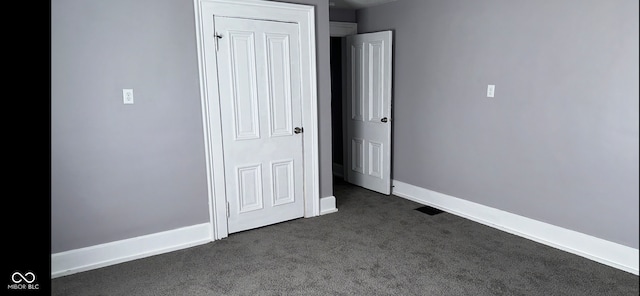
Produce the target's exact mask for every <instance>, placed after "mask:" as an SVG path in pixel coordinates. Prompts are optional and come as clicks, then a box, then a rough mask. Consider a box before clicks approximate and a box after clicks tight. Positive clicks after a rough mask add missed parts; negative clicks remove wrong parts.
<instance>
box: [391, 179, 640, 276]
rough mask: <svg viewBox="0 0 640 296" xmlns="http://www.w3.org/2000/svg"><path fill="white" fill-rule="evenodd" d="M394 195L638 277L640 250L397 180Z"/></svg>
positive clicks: (394, 181)
mask: <svg viewBox="0 0 640 296" xmlns="http://www.w3.org/2000/svg"><path fill="white" fill-rule="evenodd" d="M393 185H394V187H393V195H396V196H399V197H402V198H406V199H408V200H412V201H415V202H417V203H420V204H423V205H428V206H432V207H435V208H438V209H441V210H443V211H446V212H448V213H451V214H454V215H457V216H460V217H463V218H467V219H469V220H472V221H475V222H478V223H481V224H484V225H487V226H490V227H493V228H496V229H499V230H502V231H506V232H509V233H511V234H515V235H517V236H521V237H524V238H527V239H530V240H533V241H536V242H539V243H542V244H545V245H548V246H551V247H554V248H557V249H560V250H563V251H566V252H569V253H573V254H576V255H579V256H582V257H585V258H587V259H590V260H593V261H596V262H599V263H602V264H605V265H608V266H611V267H614V268H617V269H620V270H623V271H626V272H630V273H633V274H635V275H638V258H640V257H639V252H638V249H634V248H631V247H627V246H624V245H620V244H617V243H614V242H610V241H607V240H603V239H600V238H597V237H593V236H590V235H586V234H583V233H580V232H576V231H573V230H569V229H565V228H562V227H558V226H555V225H551V224H547V223H544V222H540V221H537V220H533V219H530V218H526V217H523V216H519V215H516V214H512V213H509V212H505V211H502V210H498V209H495V208H491V207H487V206H484V205H481V204H477V203H473V202H470V201H466V200H463V199H459V198H456V197H453V196H449V195H446V194H442V193H439V192H435V191H432V190H429V189H424V188H421V187H417V186H414V185H410V184H407V183H403V182H400V181H397V180H393Z"/></svg>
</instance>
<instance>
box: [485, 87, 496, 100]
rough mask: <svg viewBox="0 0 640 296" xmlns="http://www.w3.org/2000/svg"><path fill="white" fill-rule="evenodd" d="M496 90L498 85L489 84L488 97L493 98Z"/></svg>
mask: <svg viewBox="0 0 640 296" xmlns="http://www.w3.org/2000/svg"><path fill="white" fill-rule="evenodd" d="M495 92H496V86H495V85H493V84H489V85H488V86H487V98H493V94H494V93H495Z"/></svg>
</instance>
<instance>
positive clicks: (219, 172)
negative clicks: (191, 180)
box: [194, 0, 320, 240]
mask: <svg viewBox="0 0 640 296" xmlns="http://www.w3.org/2000/svg"><path fill="white" fill-rule="evenodd" d="M194 11H195V20H196V42H197V51H198V54H197V55H198V72H199V79H200V97H201V98H200V99H201V106H202V119H203V131H204V145H205V161H206V173H207V192H208V200H209V220H210V223H211V224H212V225H211V233H210V237H211V238H212V240H217V239H222V238H225V237H227V236H228V235H229V232H228V227H227V226H228V224H227V196H226V193H225V176H224V159H223V155H224V154H223V146H222V124H223V123H222V122H221V121H220V105H219V101H220V97H219V92H218V76H217V71H216V69H217V61H216V57H215V51H216V47H215V46H216V44H215V37H214V34H215V32H214V31H213V28H214V26H213V15H216V16H226V17H235V18H247V19H259V20H270V21H280V22H291V23H297V24H298V26H299V30H300V31H299V32H300V57H301V73H302V74H303V75H302V92H303V93H302V113H303V114H302V122H303V127H304V133H303V134H302V136H303V151H304V152H303V154H304V155H303V162H304V185H303V186H304V192H303V194H304V217H306V218H308V217H315V216H318V215H319V214H320V190H319V188H320V181H319V179H320V177H319V152H318V147H319V146H318V115H317V114H318V99H317V97H318V95H317V74H316V37H315V8H314V7H313V6H309V5H302V4H290V3H280V2H272V1H263V0H194Z"/></svg>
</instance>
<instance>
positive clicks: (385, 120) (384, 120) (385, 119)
mask: <svg viewBox="0 0 640 296" xmlns="http://www.w3.org/2000/svg"><path fill="white" fill-rule="evenodd" d="M380 121H382V122H387V121H389V120H388V119H387V118H386V117H382V119H380Z"/></svg>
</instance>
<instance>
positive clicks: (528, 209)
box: [357, 0, 639, 248]
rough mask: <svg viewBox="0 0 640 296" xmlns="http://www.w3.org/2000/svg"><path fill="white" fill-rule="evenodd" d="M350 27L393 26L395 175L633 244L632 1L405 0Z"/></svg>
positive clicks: (361, 14) (362, 15)
mask: <svg viewBox="0 0 640 296" xmlns="http://www.w3.org/2000/svg"><path fill="white" fill-rule="evenodd" d="M357 20H358V29H359V31H360V32H373V31H379V30H388V29H391V30H394V37H395V39H394V42H395V53H394V54H395V61H394V63H395V65H394V66H395V73H394V75H395V77H394V87H395V90H394V139H395V140H394V143H393V145H394V146H393V149H394V153H393V157H394V165H393V174H394V179H396V180H399V181H402V182H406V183H409V184H413V185H416V186H419V187H423V188H427V189H430V190H434V191H437V192H441V193H445V194H448V195H452V196H455V197H459V198H462V199H466V200H469V201H471V202H475V203H479V204H483V205H487V206H490V207H494V208H498V209H501V210H505V211H508V212H511V213H515V214H518V215H522V216H525V217H529V218H533V219H536V220H539V221H543V222H547V223H550V224H554V225H557V226H560V227H564V228H567V229H571V230H575V231H579V232H582V233H585V234H589V235H592V236H595V237H598V238H602V239H605V240H609V241H612V242H616V243H620V244H623V245H626V246H630V247H633V248H638V232H639V231H638V230H639V229H638V221H639V219H638V196H639V193H638V177H639V176H638V161H639V159H638V96H639V94H638V80H639V77H638V72H639V69H638V64H639V61H638V54H639V50H638V42H639V40H638V34H639V33H638V26H639V22H638V1H629V0H609V1H601V0H544V1H529V0H527V1H524V0H517V1H514V0H483V1H477V0H449V1H439V0H431V1H423V0H419V1H418V0H416V1H413V0H403V1H398V2H395V3H391V4H385V5H381V6H378V7H373V8H369V9H363V10H358V12H357ZM487 84H495V85H496V91H495V98H487V97H486V88H487Z"/></svg>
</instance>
